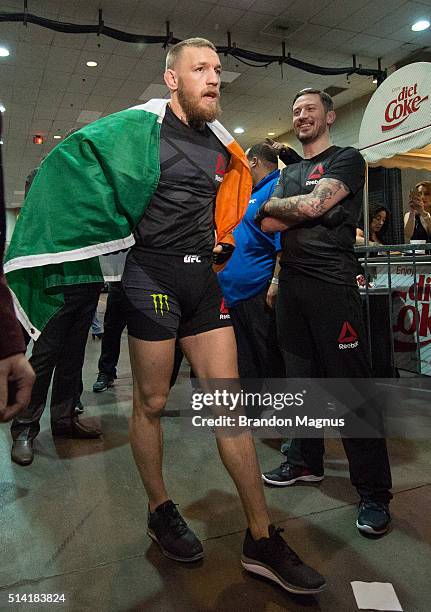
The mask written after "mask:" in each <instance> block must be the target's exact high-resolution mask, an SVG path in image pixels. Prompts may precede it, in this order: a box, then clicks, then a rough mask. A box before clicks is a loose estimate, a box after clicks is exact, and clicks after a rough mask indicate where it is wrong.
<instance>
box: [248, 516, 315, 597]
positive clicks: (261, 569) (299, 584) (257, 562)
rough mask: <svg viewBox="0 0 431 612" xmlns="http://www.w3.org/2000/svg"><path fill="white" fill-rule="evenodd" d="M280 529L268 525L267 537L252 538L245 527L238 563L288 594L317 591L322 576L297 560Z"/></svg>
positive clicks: (307, 593) (308, 593)
mask: <svg viewBox="0 0 431 612" xmlns="http://www.w3.org/2000/svg"><path fill="white" fill-rule="evenodd" d="M282 531H284V530H283V529H280V528H277V529H276V528H275V527H274V525H270V526H269V538H261V539H260V540H257V541H256V540H254V539H253V537H252V535H251V533H250V530H249V529H247V532H246V534H245V540H244V546H243V551H242V557H241V563H242V566H243V567H244V569H246V570H247V571H248V572H252V573H253V574H259V576H264V577H265V578H269V580H272V581H274V582H276V583H277V584H279V585H280V586H281V587H283V589H285V590H286V591H289V593H297V594H302V595H313V594H314V593H320V591H323V589H324V588H325V586H326V582H325V579H324V578H323V576H321V575H320V574H319V572H316V570H314V569H313V568H311V567H309V566H308V565H305V563H303V562H302V561H301V559H300V558H299V557H298V555H297V554H296V553H295V552H294V551H293V550H292V549H291V548H290V547H289V546H288V545H287V544H286V542H285V541H284V540H283V538H282V537H281V535H280V533H281V532H282Z"/></svg>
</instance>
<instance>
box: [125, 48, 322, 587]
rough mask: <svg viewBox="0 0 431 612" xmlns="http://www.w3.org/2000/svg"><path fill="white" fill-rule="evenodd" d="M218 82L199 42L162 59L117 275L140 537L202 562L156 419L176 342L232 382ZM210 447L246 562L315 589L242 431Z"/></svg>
mask: <svg viewBox="0 0 431 612" xmlns="http://www.w3.org/2000/svg"><path fill="white" fill-rule="evenodd" d="M220 75H221V64H220V60H219V57H218V55H217V53H216V49H215V47H214V45H213V44H212V43H210V42H209V41H207V40H204V39H190V40H186V41H183V42H182V43H179V44H177V45H176V46H174V47H173V48H172V49H171V50H170V51H169V53H168V56H167V59H166V72H165V75H164V78H165V82H166V85H167V86H168V88H169V90H170V93H171V98H170V101H169V103H168V105H167V107H166V112H165V116H164V119H163V123H162V127H161V133H160V171H161V174H160V179H159V182H158V185H157V188H156V191H155V193H154V195H153V198H152V200H151V202H150V204H149V206H148V208H147V210H146V212H145V214H144V216H143V217H142V220H141V222H140V223H139V224H138V226H137V228H136V231H135V239H136V244H135V245H134V246H133V247H132V249H131V251H130V253H129V255H128V258H127V261H126V266H125V271H124V274H123V280H122V283H123V289H124V293H125V296H126V302H127V306H126V311H127V312H126V318H127V326H128V332H129V347H130V357H131V364H132V371H133V377H134V398H133V415H132V419H131V424H130V440H131V444H132V450H133V454H134V457H135V461H136V464H137V467H138V470H139V472H140V475H141V478H142V481H143V483H144V486H145V488H146V491H147V494H148V498H149V510H148V534H149V536H150V537H151V538H152V539H153V540H155V541H156V542H157V543H158V544H159V546H160V548H161V550H162V552H163V553H164V554H165V555H166V556H167V557H169V558H172V559H175V560H177V561H185V562H187V561H196V560H198V559H200V558H202V556H203V549H202V545H201V543H200V541H199V540H198V538H197V537H196V535H195V534H194V533H193V531H192V530H191V529H190V528H189V527H188V525H187V523H186V522H185V521H184V519H183V518H182V516H181V514H180V513H179V511H178V510H177V508H176V505H175V504H174V503H173V501H172V500H171V499H170V498H169V495H168V493H167V491H166V487H165V483H164V480H163V475H162V458H163V448H162V430H161V425H160V416H161V413H162V411H163V409H164V407H165V404H166V400H167V397H168V392H169V381H170V377H171V372H172V367H173V362H174V352H175V341H176V338H179V341H180V346H181V348H182V350H183V352H184V354H185V355H186V357H187V359H188V360H189V362H190V364H191V366H192V368H193V371H194V372H195V374H196V376H197V378H201V379H206V378H207V379H214V378H228V379H236V378H237V377H238V371H237V354H236V344H235V336H234V333H233V330H232V327H231V323H230V320H229V316H226V313H225V312H224V309H222V308H221V304H222V295H221V291H220V288H219V285H218V283H217V278H216V274H215V272H214V271H213V269H212V264H213V262H214V263H215V264H222V263H224V262H225V261H226V260H227V259H228V257H229V256H230V255H231V253H232V250H233V244H234V243H233V239H232V235H231V231H232V230H233V229H234V226H235V225H236V223H237V222H238V221H239V218H237V219H236V222H235V223H234V225H230V226H229V222H228V223H227V224H226V219H225V218H223V215H224V216H226V215H228V211H229V209H230V211H231V213H232V210H235V209H236V208H237V206H238V203H237V202H238V201H235V200H233V199H229V201H228V203H227V204H226V210H225V211H224V212H223V210H222V211H220V205H221V204H220V199H219V196H220V195H221V192H222V189H223V187H225V185H224V183H225V184H226V185H227V182H226V180H227V175H228V174H229V172H231V170H232V164H233V163H234V162H235V156H236V157H237V156H238V153H235V150H234V149H232V148H231V147H230V148H229V150H228V149H227V148H226V146H225V144H226V142H228V141H226V138H225V137H224V139H223V134H225V130H224V128H223V127H222V126H221V125H220V124H219V123H218V122H217V121H215V120H216V117H217V116H218V114H219V113H220V107H219V95H220V93H219V92H220ZM221 136H222V138H221ZM241 159H242V163H244V166H243V168H242V169H241V172H242V173H243V172H244V170H245V171H246V172H247V175H248V178H250V177H249V173H248V166H247V160H246V158H245V156H244V154H243V153H241ZM250 186H251V185H250ZM248 196H249V193H248ZM245 204H246V202H245ZM244 208H245V207H244ZM244 208H242V211H241V212H242V213H243V211H244ZM214 230H215V231H216V236H217V238H216V241H217V244H216V246H215V247H214ZM217 445H218V449H219V453H220V456H221V459H222V461H223V463H224V465H225V467H226V469H227V470H228V472H229V474H230V476H231V477H232V479H233V480H234V482H235V485H236V487H237V489H238V491H239V494H240V497H241V501H242V503H243V508H244V511H245V514H246V517H247V521H248V524H249V529H248V530H247V534H246V539H245V542H244V550H243V558H242V563H243V566H244V567H245V568H246V569H248V570H249V571H252V572H255V573H258V574H262V573H265V575H267V576H268V577H270V578H271V579H272V580H274V581H276V582H278V583H280V584H282V586H283V587H284V588H286V589H287V590H290V591H293V592H303V593H313V592H318V591H320V590H322V588H323V587H324V580H323V578H322V577H321V576H320V575H319V574H317V572H315V571H314V570H312V569H311V568H309V567H307V566H306V565H304V564H303V563H302V562H301V561H300V560H299V559H298V557H297V556H296V555H295V553H293V552H292V551H291V550H290V549H289V547H288V546H287V544H286V543H285V541H284V540H283V539H282V538H281V536H280V534H279V532H278V530H276V529H275V528H274V527H273V526H272V525H269V519H268V514H267V508H266V504H265V500H264V495H263V489H262V486H261V482H260V475H259V468H258V462H257V457H256V452H255V448H254V444H253V440H252V438H251V435H250V433H249V432H244V433H241V434H239V435H229V434H225V435H223V436H220V437H218V438H217Z"/></svg>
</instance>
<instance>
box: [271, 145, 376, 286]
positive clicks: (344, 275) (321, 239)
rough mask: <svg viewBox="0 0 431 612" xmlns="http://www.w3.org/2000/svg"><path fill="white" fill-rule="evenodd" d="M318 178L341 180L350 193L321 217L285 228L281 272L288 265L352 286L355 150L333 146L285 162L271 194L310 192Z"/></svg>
mask: <svg viewBox="0 0 431 612" xmlns="http://www.w3.org/2000/svg"><path fill="white" fill-rule="evenodd" d="M321 178H333V179H337V180H339V181H342V182H343V183H344V185H345V186H346V187H347V188H348V189H349V191H350V193H349V195H348V196H347V197H346V198H344V200H341V202H339V203H338V204H336V205H335V206H334V207H333V208H331V209H330V210H328V212H326V213H325V214H324V215H322V216H321V217H319V218H317V219H314V220H310V221H304V222H302V223H300V224H298V225H296V226H295V227H292V228H291V229H289V230H287V231H286V232H284V233H283V254H282V257H281V266H282V272H281V278H282V277H283V275H284V274H285V273H286V271H288V272H293V273H299V274H306V275H307V276H315V277H317V278H319V279H321V280H325V281H327V282H330V283H336V284H343V285H345V284H348V285H354V286H356V278H355V277H356V268H357V262H356V257H355V255H354V250H353V245H354V244H355V238H356V227H357V225H358V219H359V215H360V212H361V209H362V198H363V192H362V187H363V185H364V178H365V162H364V159H363V157H362V155H361V154H360V153H359V151H357V150H356V149H354V148H352V147H344V148H342V147H336V146H331V147H329V149H326V151H323V152H322V153H319V155H316V156H315V157H312V158H311V159H304V160H303V161H301V162H300V163H298V164H292V165H291V166H287V167H286V168H283V170H282V171H281V174H280V178H279V181H278V184H277V186H276V188H275V190H274V193H273V197H276V198H286V197H290V196H295V195H303V194H306V193H310V192H312V191H313V189H314V187H315V185H316V184H317V183H318V181H319V180H320V179H321Z"/></svg>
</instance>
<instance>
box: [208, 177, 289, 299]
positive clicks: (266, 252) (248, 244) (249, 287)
mask: <svg viewBox="0 0 431 612" xmlns="http://www.w3.org/2000/svg"><path fill="white" fill-rule="evenodd" d="M279 175H280V171H279V170H274V171H273V172H270V173H269V174H267V175H266V176H265V178H263V179H262V180H261V181H259V183H257V185H255V187H254V188H253V191H252V192H251V198H250V202H249V203H248V207H247V210H246V213H245V215H244V217H243V218H242V220H241V223H240V224H239V225H238V227H237V228H236V229H235V231H234V233H233V235H234V238H235V250H234V252H233V255H232V257H231V258H230V259H229V261H228V263H227V265H226V267H225V268H224V269H223V270H222V272H220V273H219V275H218V278H219V282H220V286H221V288H222V292H223V296H224V300H225V303H226V305H227V306H228V307H231V306H235V304H237V303H238V302H240V301H242V300H248V299H249V298H251V297H254V296H255V295H258V294H259V293H261V291H264V289H265V288H266V287H267V285H268V282H269V280H270V279H271V277H272V273H273V270H274V264H275V258H276V255H277V252H278V251H281V242H280V232H277V233H274V234H265V233H264V232H262V231H261V229H260V228H259V227H258V226H257V225H256V223H255V221H254V217H255V215H256V213H257V211H258V210H259V208H260V207H261V206H262V204H263V203H264V202H266V201H267V200H269V198H270V197H271V195H272V192H273V190H274V187H275V185H276V184H277V180H278V177H279Z"/></svg>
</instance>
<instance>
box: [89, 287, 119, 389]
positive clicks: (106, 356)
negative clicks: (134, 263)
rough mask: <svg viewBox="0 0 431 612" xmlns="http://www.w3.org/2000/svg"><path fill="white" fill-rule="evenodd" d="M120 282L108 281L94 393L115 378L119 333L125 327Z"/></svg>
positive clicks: (110, 383)
mask: <svg viewBox="0 0 431 612" xmlns="http://www.w3.org/2000/svg"><path fill="white" fill-rule="evenodd" d="M123 306H124V303H123V292H122V289H121V282H120V281H118V282H111V283H109V290H108V298H107V300H106V311H105V318H104V320H103V327H104V332H103V336H102V350H101V353H100V359H99V365H98V367H99V373H98V375H97V380H96V382H95V383H94V385H93V391H94V393H101V392H102V391H106V389H109V387H112V385H113V384H114V380H115V379H116V378H117V363H118V359H119V357H120V346H121V334H122V333H123V330H124V328H125V327H126V319H125V316H124V308H123Z"/></svg>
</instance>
